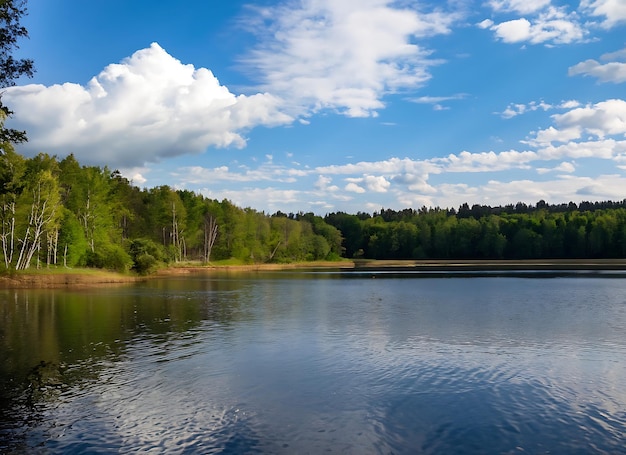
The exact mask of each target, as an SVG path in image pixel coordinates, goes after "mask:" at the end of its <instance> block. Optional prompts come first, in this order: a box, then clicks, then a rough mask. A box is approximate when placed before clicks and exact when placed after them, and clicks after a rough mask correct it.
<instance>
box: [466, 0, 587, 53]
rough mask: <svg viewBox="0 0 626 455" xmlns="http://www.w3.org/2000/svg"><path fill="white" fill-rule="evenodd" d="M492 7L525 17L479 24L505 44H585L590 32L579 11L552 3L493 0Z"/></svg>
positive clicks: (488, 20) (537, 0) (496, 10)
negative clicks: (583, 42) (569, 10)
mask: <svg viewBox="0 0 626 455" xmlns="http://www.w3.org/2000/svg"><path fill="white" fill-rule="evenodd" d="M489 6H491V8H492V9H493V11H494V12H495V13H501V12H512V13H518V14H522V15H524V16H523V17H519V18H516V19H510V20H506V21H503V22H500V23H496V22H494V21H492V20H491V19H486V20H484V21H482V22H480V23H479V24H478V27H479V28H482V29H488V30H491V31H492V32H493V33H494V35H495V36H496V38H497V39H499V40H501V41H503V42H505V43H530V44H546V45H554V44H569V43H574V42H580V41H584V39H585V37H586V36H587V35H588V33H589V31H588V24H584V23H583V22H581V20H580V17H579V15H578V14H577V13H576V12H575V11H573V12H568V11H567V9H566V7H555V6H551V2H550V1H549V0H545V1H544V0H534V1H523V0H493V1H491V2H489Z"/></svg>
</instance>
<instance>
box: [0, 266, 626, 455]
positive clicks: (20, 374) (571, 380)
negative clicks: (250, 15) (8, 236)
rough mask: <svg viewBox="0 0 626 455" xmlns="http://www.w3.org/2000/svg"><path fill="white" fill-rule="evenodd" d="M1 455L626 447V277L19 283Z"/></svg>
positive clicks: (333, 276) (211, 277)
mask: <svg viewBox="0 0 626 455" xmlns="http://www.w3.org/2000/svg"><path fill="white" fill-rule="evenodd" d="M0 386H1V390H0V453H9V454H13V453H14V454H22V453H27V454H28V453H34V454H65V453H72V454H74V453H85V454H87V453H142V454H144V453H168V454H178V453H180V454H211V453H233V454H238V453H278V454H283V453H284V454H296V453H300V454H305V453H312V454H317V453H323V452H330V453H353V454H378V453H380V454H388V453H394V454H409V453H410V454H414V453H425V454H448V453H455V454H461V453H466V454H485V453H494V454H495V453H497V454H500V453H503V454H541V453H546V454H547V453H550V454H577V453H579V454H589V453H610V454H614V453H626V448H625V444H624V440H625V439H626V277H624V275H622V274H620V273H610V272H605V273H600V272H596V273H558V272H557V273H523V272H511V273H500V274H499V273H491V274H490V273H474V274H471V273H470V274H445V273H441V274H436V273H432V274H416V273H385V272H384V271H379V272H362V273H359V272H341V271H338V270H306V271H276V272H245V273H244V272H239V273H234V272H231V273H228V272H220V273H217V272H215V273H211V274H209V273H207V274H192V275H185V276H178V277H169V278H165V279H154V280H150V281H148V282H145V283H138V284H131V285H125V286H118V287H104V288H98V289H88V290H85V289H82V290H80V289H79V290H64V289H63V290H46V291H37V290H2V291H0Z"/></svg>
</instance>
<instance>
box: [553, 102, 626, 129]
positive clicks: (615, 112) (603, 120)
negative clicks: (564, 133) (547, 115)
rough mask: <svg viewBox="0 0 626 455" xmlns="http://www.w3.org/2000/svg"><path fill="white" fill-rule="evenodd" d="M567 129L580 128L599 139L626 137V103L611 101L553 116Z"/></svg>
mask: <svg viewBox="0 0 626 455" xmlns="http://www.w3.org/2000/svg"><path fill="white" fill-rule="evenodd" d="M553 118H554V120H555V122H556V123H557V124H558V125H560V126H564V127H566V128H571V127H578V128H581V129H582V130H583V131H586V132H587V133H589V134H593V135H594V136H597V137H599V138H604V137H605V136H610V135H626V101H624V100H622V99H611V100H607V101H602V102H600V103H596V104H594V105H590V106H585V107H579V108H576V109H572V110H571V111H569V112H566V113H564V114H558V115H554V116H553Z"/></svg>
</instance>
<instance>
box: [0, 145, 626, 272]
mask: <svg viewBox="0 0 626 455" xmlns="http://www.w3.org/2000/svg"><path fill="white" fill-rule="evenodd" d="M0 148H1V154H0V208H1V211H0V222H1V223H2V227H1V229H0V248H1V251H0V256H1V257H2V260H1V262H0V264H1V265H0V268H2V269H4V270H23V269H28V268H32V267H37V268H42V267H51V266H58V267H78V266H81V267H97V268H107V269H114V270H118V271H128V270H134V271H136V272H138V273H149V272H150V271H152V270H155V269H156V268H157V267H159V266H162V265H163V264H168V263H175V262H184V261H200V262H202V263H209V262H211V261H219V260H229V259H233V260H236V261H237V262H239V263H242V262H243V263H267V262H278V263H281V262H283V263H284V262H294V261H311V260H337V259H339V258H340V257H347V258H371V259H428V258H430V259H531V258H617V257H624V256H626V200H625V201H622V202H610V201H607V202H602V203H599V202H595V203H591V202H582V203H580V204H578V205H577V204H575V203H573V202H570V203H569V204H561V205H549V204H547V203H545V202H544V201H539V202H538V203H537V204H536V205H534V206H533V205H530V206H529V205H526V204H524V203H518V204H516V205H509V206H504V207H495V208H492V207H489V206H480V205H474V206H472V207H470V206H469V205H468V204H463V205H462V206H461V207H459V208H458V210H454V209H441V208H426V207H422V208H421V209H419V210H415V209H405V210H401V211H394V210H384V209H383V210H381V211H380V212H377V213H373V214H368V213H357V214H356V215H355V214H347V213H342V212H337V213H330V214H327V215H326V216H325V217H321V216H316V215H314V214H313V213H298V214H293V213H290V214H285V213H282V212H277V213H274V214H271V215H270V214H266V213H264V212H259V211H257V210H254V209H251V208H240V207H237V206H235V205H234V204H233V203H231V202H230V201H228V200H223V201H217V200H212V199H208V198H205V197H203V196H202V195H200V194H196V193H194V192H191V191H187V190H175V189H172V188H170V187H168V186H159V187H156V188H150V189H146V188H144V189H140V188H138V187H137V186H134V185H133V184H132V183H131V182H130V181H128V180H127V179H126V178H124V177H123V176H122V175H121V174H120V173H119V172H117V171H113V172H112V171H110V170H109V169H107V168H106V167H105V168H101V167H95V166H83V165H81V164H80V163H78V162H77V160H76V159H75V158H74V156H73V155H69V156H67V157H66V158H63V159H61V160H59V159H57V158H56V157H51V156H48V155H46V154H40V155H37V156H35V157H32V158H25V157H23V156H21V155H19V154H18V153H16V152H15V151H14V149H13V147H12V146H11V145H10V144H8V143H4V144H1V145H0Z"/></svg>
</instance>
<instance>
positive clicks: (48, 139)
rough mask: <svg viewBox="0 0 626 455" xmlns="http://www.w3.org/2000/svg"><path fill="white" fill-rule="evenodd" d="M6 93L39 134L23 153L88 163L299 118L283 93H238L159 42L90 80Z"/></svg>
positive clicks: (144, 155)
mask: <svg viewBox="0 0 626 455" xmlns="http://www.w3.org/2000/svg"><path fill="white" fill-rule="evenodd" d="M4 98H5V99H6V101H7V104H10V105H11V107H12V108H13V110H14V111H15V119H14V120H12V121H11V126H12V127H16V128H22V129H26V130H27V131H28V132H29V137H30V138H31V140H30V142H29V143H27V144H25V145H24V146H23V147H22V149H21V150H20V151H23V152H24V153H37V152H39V151H41V150H46V151H47V152H49V153H53V154H59V155H65V154H68V153H70V152H72V153H74V154H75V155H76V156H77V158H78V159H79V160H80V161H81V162H84V163H94V164H106V165H109V166H119V167H130V166H138V165H142V164H144V163H146V162H155V161H159V160H160V159H162V158H166V157H173V156H178V155H183V154H188V153H202V152H204V151H205V150H207V148H209V147H229V146H234V147H243V146H244V145H245V138H244V137H243V135H242V133H243V132H245V131H246V130H247V129H249V128H253V127H255V126H259V125H266V126H273V125H279V124H285V123H289V122H291V121H292V118H291V117H290V116H288V115H286V114H284V113H282V112H281V111H280V100H279V99H278V98H276V97H275V96H273V95H270V94H267V93H258V94H255V95H252V96H245V95H235V94H233V93H231V92H230V91H229V90H228V88H227V87H225V86H223V85H221V84H220V82H219V81H218V79H217V78H216V77H215V76H214V75H213V73H211V71H209V70H208V69H205V68H198V69H196V68H194V66H193V65H185V64H183V63H181V62H180V61H179V60H177V59H175V58H174V57H172V56H171V55H169V54H168V53H167V52H166V51H165V50H164V49H163V48H161V47H160V46H159V45H158V44H156V43H153V44H152V45H151V46H150V47H149V48H146V49H142V50H139V51H137V52H135V53H134V54H133V55H132V56H131V57H129V58H127V59H125V60H123V61H122V62H121V63H119V64H111V65H108V66H107V67H106V68H105V69H104V70H103V71H102V72H101V73H100V74H98V75H97V76H95V77H94V78H92V79H91V81H89V83H88V84H87V85H86V86H82V85H79V84H74V83H65V84H63V85H53V86H50V87H46V86H43V85H34V84H31V85H25V86H21V87H13V88H9V89H7V90H6V92H5V94H4Z"/></svg>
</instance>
